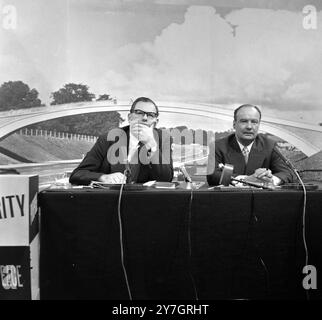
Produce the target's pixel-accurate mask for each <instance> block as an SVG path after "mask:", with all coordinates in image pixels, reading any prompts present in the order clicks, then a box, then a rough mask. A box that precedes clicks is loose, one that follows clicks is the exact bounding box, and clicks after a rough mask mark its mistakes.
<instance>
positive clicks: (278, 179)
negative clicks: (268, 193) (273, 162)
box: [272, 175, 282, 186]
mask: <svg viewBox="0 0 322 320" xmlns="http://www.w3.org/2000/svg"><path fill="white" fill-rule="evenodd" d="M272 179H273V184H274V186H279V185H280V184H281V183H282V180H281V179H280V178H279V177H276V176H274V175H273V178H272Z"/></svg>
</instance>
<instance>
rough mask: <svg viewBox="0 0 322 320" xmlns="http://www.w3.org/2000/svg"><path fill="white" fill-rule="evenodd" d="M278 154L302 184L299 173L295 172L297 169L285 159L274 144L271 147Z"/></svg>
mask: <svg viewBox="0 0 322 320" xmlns="http://www.w3.org/2000/svg"><path fill="white" fill-rule="evenodd" d="M273 150H274V151H275V152H276V153H277V154H278V156H279V157H280V158H281V159H282V160H283V161H284V162H285V164H286V165H287V166H288V167H289V168H290V169H291V170H292V172H293V173H294V174H295V175H296V177H297V179H298V180H299V181H300V183H301V185H302V186H304V183H303V180H302V178H301V177H300V175H299V174H298V172H297V169H296V168H295V166H294V165H293V163H292V162H291V161H290V160H289V159H287V158H286V157H285V156H284V155H283V154H282V153H281V151H279V150H278V148H277V147H276V146H275V147H274V149H273Z"/></svg>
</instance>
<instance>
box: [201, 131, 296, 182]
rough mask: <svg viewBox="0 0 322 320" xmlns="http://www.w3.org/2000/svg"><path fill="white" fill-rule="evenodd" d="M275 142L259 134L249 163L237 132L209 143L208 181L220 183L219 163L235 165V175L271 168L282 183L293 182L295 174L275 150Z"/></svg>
mask: <svg viewBox="0 0 322 320" xmlns="http://www.w3.org/2000/svg"><path fill="white" fill-rule="evenodd" d="M274 148H275V142H274V141H273V140H271V139H269V138H268V137H266V136H265V135H263V134H258V135H257V137H256V139H255V141H254V144H253V146H252V149H251V151H250V153H249V156H248V162H247V165H246V163H245V159H244V156H243V154H242V152H241V150H240V147H239V145H238V143H237V140H236V137H235V134H231V135H229V136H228V137H224V138H222V139H219V140H217V141H216V142H213V143H211V144H210V145H209V157H208V168H207V181H208V184H209V185H218V184H219V180H220V176H221V170H220V169H219V168H218V164H219V163H222V164H231V165H233V166H234V172H233V175H234V176H236V175H251V174H253V173H254V172H255V170H256V169H258V168H266V169H270V170H271V171H272V173H273V175H275V176H277V177H279V178H280V179H281V180H282V183H285V182H292V180H293V175H292V172H291V170H290V169H289V167H288V166H287V165H286V163H285V162H284V160H283V159H281V157H280V156H279V155H278V153H277V152H275V151H274Z"/></svg>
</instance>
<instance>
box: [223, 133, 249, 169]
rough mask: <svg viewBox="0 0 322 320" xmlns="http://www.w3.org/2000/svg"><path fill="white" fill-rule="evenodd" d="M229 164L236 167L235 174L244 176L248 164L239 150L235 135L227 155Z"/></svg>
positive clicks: (230, 142)
mask: <svg viewBox="0 0 322 320" xmlns="http://www.w3.org/2000/svg"><path fill="white" fill-rule="evenodd" d="M227 158H228V161H227V163H228V164H232V165H233V166H234V173H238V174H244V173H245V170H246V164H245V159H244V156H243V154H242V153H241V150H240V148H239V145H238V143H237V140H236V137H235V135H234V136H233V137H232V138H231V140H230V141H229V149H228V153H227Z"/></svg>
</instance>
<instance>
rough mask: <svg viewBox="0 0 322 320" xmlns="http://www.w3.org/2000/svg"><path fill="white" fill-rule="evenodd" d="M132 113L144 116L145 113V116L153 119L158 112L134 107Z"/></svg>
mask: <svg viewBox="0 0 322 320" xmlns="http://www.w3.org/2000/svg"><path fill="white" fill-rule="evenodd" d="M132 113H134V114H136V115H137V116H140V117H142V118H143V117H144V116H145V115H146V116H147V118H148V119H155V118H156V117H157V116H158V114H157V113H155V112H146V111H143V110H140V109H135V110H133V111H132Z"/></svg>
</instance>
